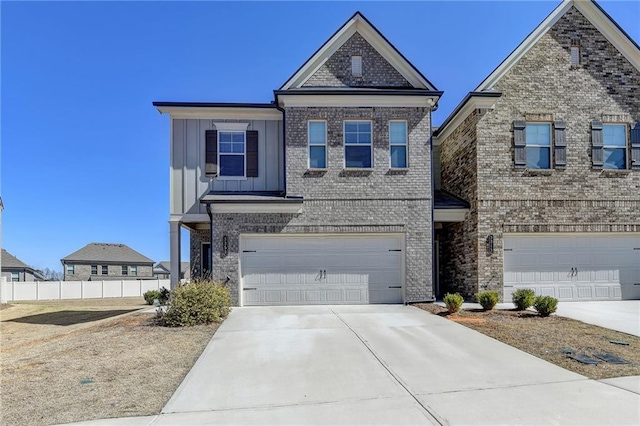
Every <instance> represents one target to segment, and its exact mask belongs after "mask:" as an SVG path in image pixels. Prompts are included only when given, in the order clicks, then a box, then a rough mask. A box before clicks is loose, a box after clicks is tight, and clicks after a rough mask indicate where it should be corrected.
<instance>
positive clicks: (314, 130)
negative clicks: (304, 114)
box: [309, 121, 326, 144]
mask: <svg viewBox="0 0 640 426" xmlns="http://www.w3.org/2000/svg"><path fill="white" fill-rule="evenodd" d="M325 134H326V133H325V123H323V122H319V121H311V122H309V143H310V144H324V143H325Z"/></svg>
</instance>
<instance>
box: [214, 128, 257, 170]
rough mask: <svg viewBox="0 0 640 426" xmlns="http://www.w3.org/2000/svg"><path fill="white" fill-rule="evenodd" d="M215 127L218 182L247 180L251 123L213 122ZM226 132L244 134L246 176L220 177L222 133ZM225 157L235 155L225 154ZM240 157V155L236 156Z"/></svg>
mask: <svg viewBox="0 0 640 426" xmlns="http://www.w3.org/2000/svg"><path fill="white" fill-rule="evenodd" d="M213 125H214V126H215V128H216V131H217V132H218V134H217V139H218V140H217V141H216V143H217V144H218V145H217V149H216V151H217V155H218V158H217V161H218V173H217V176H216V179H217V180H247V129H248V128H249V123H226V122H215V121H214V122H213ZM224 132H236V133H239V132H242V133H244V152H243V153H242V155H243V156H244V176H220V133H224ZM223 155H234V154H228V153H225V154H223ZM235 155H240V154H235Z"/></svg>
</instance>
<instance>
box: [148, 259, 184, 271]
mask: <svg viewBox="0 0 640 426" xmlns="http://www.w3.org/2000/svg"><path fill="white" fill-rule="evenodd" d="M153 268H154V269H155V268H158V269H163V270H165V271H167V273H169V272H171V262H170V261H168V260H163V261H162V262H158V263H157V264H156V266H154V267H153ZM190 268H191V263H190V262H180V269H181V272H187V271H189V269H190Z"/></svg>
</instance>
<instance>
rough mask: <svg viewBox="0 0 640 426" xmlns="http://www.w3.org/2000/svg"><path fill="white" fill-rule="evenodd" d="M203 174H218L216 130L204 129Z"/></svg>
mask: <svg viewBox="0 0 640 426" xmlns="http://www.w3.org/2000/svg"><path fill="white" fill-rule="evenodd" d="M204 139H205V143H206V147H205V174H206V175H207V176H217V175H218V131H217V130H205V132H204Z"/></svg>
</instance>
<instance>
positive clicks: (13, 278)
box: [11, 272, 20, 283]
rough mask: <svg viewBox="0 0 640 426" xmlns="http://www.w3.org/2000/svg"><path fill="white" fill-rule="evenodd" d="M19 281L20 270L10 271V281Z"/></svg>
mask: <svg viewBox="0 0 640 426" xmlns="http://www.w3.org/2000/svg"><path fill="white" fill-rule="evenodd" d="M19 281H20V272H12V273H11V282H12V283H15V282H19Z"/></svg>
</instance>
